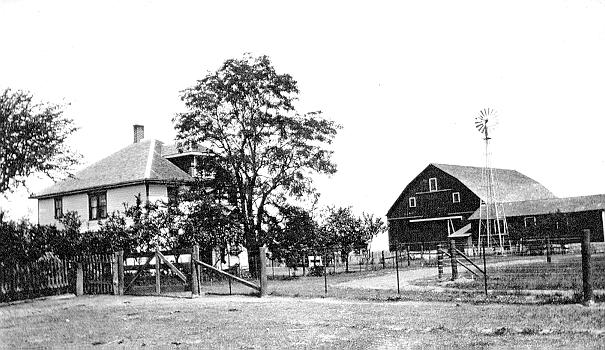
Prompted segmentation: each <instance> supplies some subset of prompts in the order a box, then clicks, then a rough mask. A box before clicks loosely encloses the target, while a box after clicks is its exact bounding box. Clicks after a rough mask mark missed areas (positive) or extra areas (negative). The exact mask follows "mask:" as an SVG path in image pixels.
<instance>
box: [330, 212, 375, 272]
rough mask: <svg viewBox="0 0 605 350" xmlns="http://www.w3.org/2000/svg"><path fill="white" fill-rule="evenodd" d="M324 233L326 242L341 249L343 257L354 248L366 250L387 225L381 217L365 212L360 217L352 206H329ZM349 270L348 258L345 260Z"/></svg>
mask: <svg viewBox="0 0 605 350" xmlns="http://www.w3.org/2000/svg"><path fill="white" fill-rule="evenodd" d="M321 229H322V231H323V233H322V235H323V236H324V239H325V241H326V242H328V243H329V244H331V245H333V246H337V247H338V248H339V249H340V252H341V255H342V256H343V257H348V256H349V253H351V252H352V251H354V250H358V251H361V250H364V249H366V248H367V245H368V243H369V241H370V240H371V239H372V237H374V236H375V235H376V234H378V233H379V232H381V231H384V229H385V226H384V223H383V221H382V219H380V218H374V216H373V215H368V214H364V215H363V217H362V218H359V217H357V216H355V214H353V212H352V210H351V208H350V207H346V208H343V207H339V208H336V207H329V208H328V209H327V215H326V218H325V220H324V224H323V225H322V228H321ZM345 262H346V263H347V270H348V259H346V260H345Z"/></svg>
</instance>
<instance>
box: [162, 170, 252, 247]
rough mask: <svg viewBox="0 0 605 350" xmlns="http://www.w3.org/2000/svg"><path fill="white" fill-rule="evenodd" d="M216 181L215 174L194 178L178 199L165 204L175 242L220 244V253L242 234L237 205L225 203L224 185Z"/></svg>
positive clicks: (232, 244)
mask: <svg viewBox="0 0 605 350" xmlns="http://www.w3.org/2000/svg"><path fill="white" fill-rule="evenodd" d="M207 181H212V182H214V183H213V184H209V183H208V182H207ZM216 181H217V176H215V177H213V178H212V179H209V180H203V179H198V180H197V181H196V183H195V184H193V185H191V186H189V187H188V188H187V190H186V191H180V192H179V195H178V196H177V198H178V200H177V201H176V202H174V203H169V204H168V205H169V208H168V211H166V212H165V215H167V216H171V217H173V220H174V222H175V228H176V229H177V232H174V233H173V236H174V237H176V241H175V244H176V245H177V246H179V247H190V246H192V245H193V244H199V245H200V247H201V248H202V249H203V248H204V247H205V248H207V249H213V248H220V249H221V252H222V254H223V257H224V256H225V254H226V253H227V248H230V249H231V250H232V251H235V250H236V249H237V248H236V247H238V246H239V245H240V244H241V241H242V236H243V234H242V226H241V224H240V221H239V215H238V211H237V207H234V206H232V205H230V204H229V201H228V200H227V199H226V196H225V194H224V193H223V192H222V191H223V190H224V187H222V186H220V185H218V184H217V183H216Z"/></svg>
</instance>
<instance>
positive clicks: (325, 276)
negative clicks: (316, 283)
mask: <svg viewBox="0 0 605 350" xmlns="http://www.w3.org/2000/svg"><path fill="white" fill-rule="evenodd" d="M326 265H328V253H327V252H326V251H325V250H324V293H325V294H328V271H327V269H328V268H327V266H326Z"/></svg>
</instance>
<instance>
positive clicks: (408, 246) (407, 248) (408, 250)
mask: <svg viewBox="0 0 605 350" xmlns="http://www.w3.org/2000/svg"><path fill="white" fill-rule="evenodd" d="M406 251H407V253H408V266H410V245H409V244H408V245H407V247H406Z"/></svg>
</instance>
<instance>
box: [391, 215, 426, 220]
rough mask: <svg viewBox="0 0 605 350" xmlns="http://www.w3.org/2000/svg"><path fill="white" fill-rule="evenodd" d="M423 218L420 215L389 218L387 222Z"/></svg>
mask: <svg viewBox="0 0 605 350" xmlns="http://www.w3.org/2000/svg"><path fill="white" fill-rule="evenodd" d="M421 217H422V216H420V215H416V216H400V217H398V218H387V221H389V220H408V219H413V218H421Z"/></svg>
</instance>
